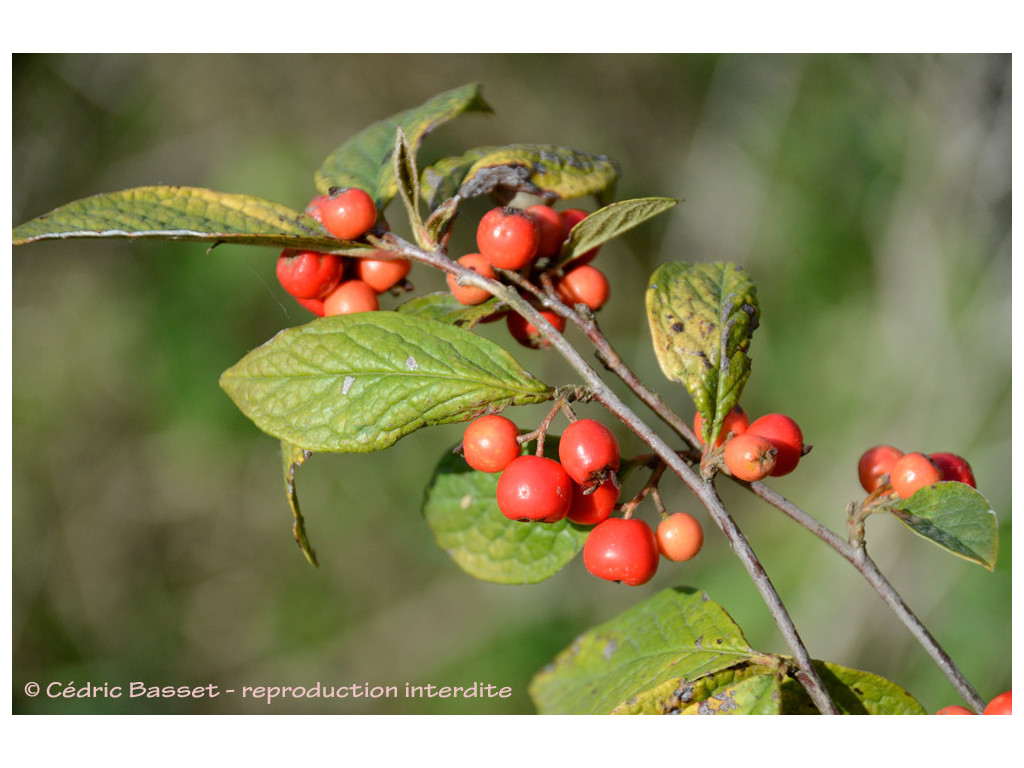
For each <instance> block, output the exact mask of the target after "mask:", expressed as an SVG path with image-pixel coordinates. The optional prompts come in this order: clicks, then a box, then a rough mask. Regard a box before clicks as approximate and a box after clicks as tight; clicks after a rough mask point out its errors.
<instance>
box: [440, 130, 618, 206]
mask: <svg viewBox="0 0 1024 768" xmlns="http://www.w3.org/2000/svg"><path fill="white" fill-rule="evenodd" d="M619 173H620V171H619V168H618V166H617V165H616V164H615V163H614V162H613V161H612V160H611V159H610V158H608V157H607V156H605V155H594V154H589V153H586V152H579V151H577V150H575V149H570V148H569V147H559V146H555V145H550V144H511V145H509V146H504V147H477V148H476V149H471V150H469V151H468V152H466V153H464V154H462V155H459V156H457V157H447V158H444V159H442V160H439V161H438V162H436V163H434V165H432V166H430V167H428V168H425V169H424V170H423V173H422V174H421V188H422V194H423V197H424V199H425V200H426V201H427V205H428V207H429V208H430V209H431V210H433V209H434V208H436V207H437V206H438V205H440V204H441V203H442V202H443V201H444V200H447V199H448V198H450V197H454V196H455V195H456V194H458V195H461V196H462V197H476V196H478V195H484V194H488V193H491V192H495V191H497V190H500V191H502V192H503V193H504V194H505V196H506V197H512V196H513V195H514V194H515V193H516V192H518V191H524V192H530V193H532V194H543V195H545V196H547V197H550V198H573V197H583V196H585V195H596V196H597V197H598V199H599V200H601V202H608V201H610V200H611V198H612V195H613V193H614V191H615V183H616V181H617V180H618V178H619Z"/></svg>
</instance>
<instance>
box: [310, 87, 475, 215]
mask: <svg viewBox="0 0 1024 768" xmlns="http://www.w3.org/2000/svg"><path fill="white" fill-rule="evenodd" d="M472 111H476V112H490V111H491V108H490V107H489V106H488V105H487V103H486V102H485V101H484V100H483V97H482V96H481V95H480V86H479V85H478V84H476V83H472V84H470V85H464V86H462V87H460V88H455V89H453V90H451V91H446V92H445V93H442V94H439V95H438V96H435V97H434V98H432V99H430V100H429V101H427V102H426V103H424V104H421V105H420V106H418V107H415V108H413V109H409V110H406V111H404V112H399V113H398V114H396V115H393V116H391V117H389V118H387V119H385V120H381V121H379V122H377V123H374V124H373V125H371V126H369V127H368V128H365V129H363V130H362V131H360V132H359V133H357V134H356V135H355V136H353V137H352V138H351V139H349V140H348V141H346V142H345V143H344V144H342V145H341V146H340V147H338V148H337V149H336V150H335V151H334V152H332V153H331V154H330V155H329V156H328V157H327V159H326V160H324V163H323V165H322V166H321V167H320V169H319V170H318V171H317V172H316V175H315V177H314V181H315V183H316V188H317V189H318V190H319V191H320V192H321V193H324V194H326V193H327V192H328V191H329V190H330V189H331V188H332V187H359V188H361V189H364V190H366V191H367V192H369V193H370V195H371V196H372V197H373V198H374V200H375V201H376V203H377V207H378V209H379V208H383V207H384V206H385V205H387V203H388V202H389V201H390V200H391V199H392V198H393V197H394V196H395V194H396V193H397V191H398V182H397V181H396V179H395V172H394V168H393V166H392V163H391V153H392V152H393V151H394V148H395V136H396V133H397V131H398V128H399V126H401V128H402V131H403V132H404V133H405V136H406V140H407V141H408V143H409V146H410V148H411V151H412V153H415V152H416V151H417V150H418V148H419V146H420V144H421V142H422V141H423V139H424V137H426V135H427V134H428V133H430V131H432V130H433V129H435V128H437V127H438V126H439V125H442V124H444V123H446V122H447V121H449V120H451V119H452V118H454V117H457V116H458V115H460V114H462V113H463V112H472Z"/></svg>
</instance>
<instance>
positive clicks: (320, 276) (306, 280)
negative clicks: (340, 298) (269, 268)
mask: <svg viewBox="0 0 1024 768" xmlns="http://www.w3.org/2000/svg"><path fill="white" fill-rule="evenodd" d="M343 266H344V262H342V260H341V257H340V256H336V255H334V254H333V253H320V252H319V251H296V250H292V249H291V248H286V249H285V250H283V251H281V255H280V256H278V258H277V279H278V280H279V281H280V283H281V286H282V287H283V288H284V289H285V290H286V291H288V293H290V294H291V295H292V296H294V297H295V298H296V299H321V298H323V297H324V296H326V295H327V294H328V293H330V292H331V291H332V290H333V289H334V286H336V285H337V284H338V283H339V282H340V281H341V273H342V271H343V270H342V267H343Z"/></svg>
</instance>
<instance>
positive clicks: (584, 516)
mask: <svg viewBox="0 0 1024 768" xmlns="http://www.w3.org/2000/svg"><path fill="white" fill-rule="evenodd" d="M618 500H619V486H618V485H616V482H615V478H611V477H610V478H608V479H607V480H605V481H604V482H603V483H601V484H600V485H599V486H597V488H595V489H594V491H593V493H584V492H583V487H582V486H581V485H578V484H576V483H573V484H572V506H570V507H569V520H571V521H572V522H574V523H577V524H579V525H597V524H598V523H600V522H602V521H604V520H607V519H608V518H609V517H611V514H612V512H614V511H615V503H616V502H617V501H618Z"/></svg>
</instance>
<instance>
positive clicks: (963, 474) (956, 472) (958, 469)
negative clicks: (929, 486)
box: [928, 453, 978, 488]
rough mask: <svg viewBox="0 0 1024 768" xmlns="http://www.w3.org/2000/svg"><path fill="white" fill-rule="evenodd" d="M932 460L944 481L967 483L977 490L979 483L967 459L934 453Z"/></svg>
mask: <svg viewBox="0 0 1024 768" xmlns="http://www.w3.org/2000/svg"><path fill="white" fill-rule="evenodd" d="M928 458H930V459H931V460H932V461H933V462H935V465H936V466H937V467H938V468H939V471H940V472H942V479H943V480H951V481H955V482H957V483H967V484H968V485H969V486H971V488H977V487H978V483H977V481H975V479H974V471H973V470H972V469H971V465H970V464H968V463H967V459H965V458H964V457H963V456H957V455H956V454H955V453H933V454H931V455H930V456H929V457H928Z"/></svg>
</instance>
